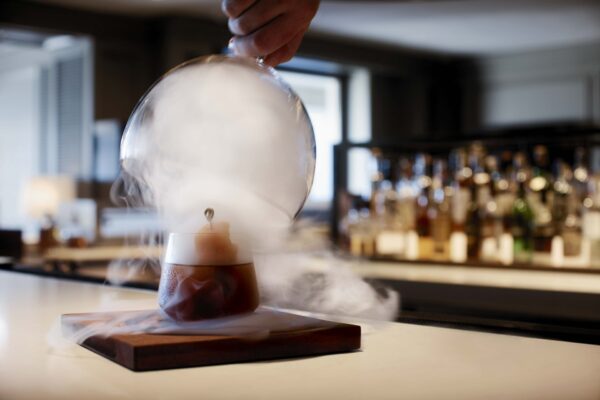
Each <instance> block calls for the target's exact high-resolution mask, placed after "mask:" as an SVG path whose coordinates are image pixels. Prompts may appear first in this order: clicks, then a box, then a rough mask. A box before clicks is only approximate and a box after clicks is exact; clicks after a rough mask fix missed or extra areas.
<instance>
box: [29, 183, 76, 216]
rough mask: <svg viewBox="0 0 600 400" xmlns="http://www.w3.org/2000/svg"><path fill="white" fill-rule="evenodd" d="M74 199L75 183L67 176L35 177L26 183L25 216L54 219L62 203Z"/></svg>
mask: <svg viewBox="0 0 600 400" xmlns="http://www.w3.org/2000/svg"><path fill="white" fill-rule="evenodd" d="M74 198H75V181H74V180H73V179H72V178H71V177H68V176H36V177H33V178H31V180H30V181H29V182H28V183H27V185H26V187H25V192H24V198H23V201H24V204H25V210H26V212H27V215H29V216H30V217H31V218H35V219H42V218H44V217H48V216H49V217H54V216H56V214H57V213H58V210H59V207H60V205H61V204H62V203H65V202H68V201H71V200H73V199H74Z"/></svg>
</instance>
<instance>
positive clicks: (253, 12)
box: [228, 0, 286, 36]
mask: <svg viewBox="0 0 600 400" xmlns="http://www.w3.org/2000/svg"><path fill="white" fill-rule="evenodd" d="M285 11H286V4H285V3H284V2H281V1H265V0H263V1H259V2H256V3H255V4H253V5H252V6H251V7H249V8H248V9H246V11H244V13H243V14H242V15H240V16H239V17H237V18H229V23H228V25H229V30H230V31H231V33H233V34H234V35H237V36H245V35H248V34H250V33H252V32H254V31H256V30H257V29H258V28H260V27H262V26H263V25H266V24H267V23H268V22H270V21H271V20H273V19H275V18H276V17H278V16H279V15H281V14H283V13H284V12H285Z"/></svg>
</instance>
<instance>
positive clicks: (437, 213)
mask: <svg viewBox="0 0 600 400" xmlns="http://www.w3.org/2000/svg"><path fill="white" fill-rule="evenodd" d="M433 168H434V173H433V180H432V184H431V202H430V204H429V211H428V214H429V215H428V216H429V221H430V223H431V236H432V239H433V258H434V259H436V260H448V258H449V240H450V203H449V201H448V196H447V195H446V192H445V181H446V163H445V162H444V160H441V159H438V160H435V162H434V167H433Z"/></svg>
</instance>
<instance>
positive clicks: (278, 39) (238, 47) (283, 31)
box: [233, 14, 301, 57]
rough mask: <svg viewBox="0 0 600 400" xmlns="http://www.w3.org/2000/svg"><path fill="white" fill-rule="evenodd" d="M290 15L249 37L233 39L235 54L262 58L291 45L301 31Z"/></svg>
mask: <svg viewBox="0 0 600 400" xmlns="http://www.w3.org/2000/svg"><path fill="white" fill-rule="evenodd" d="M291 19H292V17H290V15H289V14H284V15H281V16H279V17H277V18H275V19H274V20H273V21H271V22H270V23H269V24H268V25H267V26H265V27H263V28H262V29H260V30H258V31H256V32H254V33H251V34H250V35H247V36H236V37H234V38H233V48H234V49H235V52H236V53H237V54H239V55H242V56H248V57H260V56H264V55H268V54H271V53H273V52H274V51H276V50H278V49H280V48H282V47H283V46H285V45H286V44H287V43H289V42H290V41H291V40H292V39H293V38H294V37H295V36H296V34H297V33H298V31H299V30H300V29H301V28H300V27H298V26H297V25H294V24H292V23H291V21H290V20H291Z"/></svg>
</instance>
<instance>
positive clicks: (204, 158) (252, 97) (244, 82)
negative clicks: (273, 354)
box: [70, 57, 399, 342]
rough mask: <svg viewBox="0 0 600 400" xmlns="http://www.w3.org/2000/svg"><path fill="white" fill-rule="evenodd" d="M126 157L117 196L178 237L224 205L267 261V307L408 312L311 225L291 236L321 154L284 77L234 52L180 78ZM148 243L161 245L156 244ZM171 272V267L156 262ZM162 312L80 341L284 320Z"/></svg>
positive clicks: (150, 103)
mask: <svg viewBox="0 0 600 400" xmlns="http://www.w3.org/2000/svg"><path fill="white" fill-rule="evenodd" d="M121 156H122V157H121V158H122V166H123V174H122V177H121V181H120V182H119V183H118V184H116V185H115V190H114V193H113V197H114V198H115V199H116V200H118V201H119V202H121V203H122V204H125V205H126V206H129V207H151V208H153V209H155V210H157V211H158V213H159V216H160V218H161V221H162V223H163V225H164V229H165V231H167V232H183V233H186V232H189V233H193V232H198V231H199V230H200V229H201V228H202V226H203V225H205V224H206V220H205V218H204V210H205V209H207V208H212V209H214V210H215V221H217V222H227V223H228V224H229V226H230V227H231V231H232V232H234V233H235V238H236V240H237V242H236V245H237V246H240V247H242V248H247V249H250V250H251V251H252V252H253V253H254V254H255V257H254V264H255V267H256V271H257V278H258V282H259V287H260V292H261V304H262V305H263V306H271V307H275V308H293V309H299V310H305V311H308V312H314V313H320V314H328V315H335V316H350V317H355V318H366V319H374V320H392V319H394V318H395V317H396V314H397V312H398V304H399V296H398V294H397V293H395V292H393V291H391V290H387V289H375V288H374V287H373V286H371V285H370V284H368V283H367V282H365V281H364V280H363V279H361V278H360V277H358V276H357V275H356V274H355V273H353V271H352V268H351V262H348V261H346V260H343V259H342V258H340V257H337V256H336V255H335V254H334V253H333V252H332V251H329V250H327V249H328V248H329V246H328V244H327V241H325V240H322V239H321V238H315V237H312V236H310V235H306V234H305V232H306V231H307V230H304V229H299V230H297V231H296V232H295V233H291V231H290V226H291V223H292V221H293V218H294V217H295V216H296V214H297V213H298V212H299V210H300V209H301V208H302V205H303V204H304V201H305V200H306V197H307V196H308V193H309V190H310V187H311V185H312V178H313V173H314V166H315V148H314V138H313V134H312V128H311V126H310V121H309V120H308V118H307V117H306V113H305V111H304V107H303V105H302V103H301V102H300V100H299V99H298V98H297V97H296V96H295V95H294V94H293V92H292V91H291V90H290V89H289V88H288V87H287V85H286V84H285V83H283V82H282V81H280V80H279V78H278V77H277V75H276V73H274V71H272V70H270V69H268V68H267V67H261V66H257V65H256V64H255V63H254V62H250V61H239V60H232V59H230V58H222V57H216V58H212V59H211V58H209V59H205V60H204V61H201V62H195V63H191V64H188V65H187V66H184V67H183V68H178V69H176V70H174V71H171V72H170V73H169V74H167V75H166V76H165V77H164V78H163V79H162V80H160V81H159V82H158V83H157V84H156V85H155V86H154V87H153V88H152V89H151V90H150V91H149V92H148V93H147V94H146V96H145V97H144V98H142V100H141V101H140V103H139V104H138V105H137V107H136V109H135V110H134V113H133V114H132V117H131V118H130V121H129V123H128V125H127V127H126V130H125V136H124V138H123V142H122V149H121ZM303 232H304V233H303ZM143 241H144V243H145V244H151V245H157V244H160V243H161V239H160V238H158V239H156V238H154V237H146V238H143ZM159 265H160V260H154V262H153V263H152V262H151V263H150V266H151V267H153V268H157V269H158V268H159ZM145 267H147V264H140V263H138V262H130V261H120V262H115V263H113V264H112V265H111V268H110V270H109V279H110V280H111V281H113V282H117V283H121V282H123V281H126V280H128V279H131V278H132V275H134V274H135V273H137V272H139V270H140V269H141V268H145ZM158 315H159V314H157V312H156V311H148V312H141V313H139V312H138V313H134V314H127V315H123V316H122V317H121V318H122V319H116V320H107V321H104V322H103V323H101V324H97V325H93V326H88V327H86V328H82V329H80V330H76V331H74V332H71V333H70V335H71V337H72V338H73V340H76V341H78V342H82V341H83V340H85V338H87V337H89V336H91V335H96V334H110V333H117V332H119V333H122V332H124V331H125V332H132V333H135V332H150V333H166V332H169V333H175V334H176V333H189V332H192V331H193V332H196V333H215V332H219V333H227V332H233V331H235V332H237V333H238V334H248V335H261V334H265V331H264V329H265V326H269V324H271V325H273V323H274V322H273V321H272V320H271V319H270V317H269V312H268V310H266V309H264V308H259V310H258V311H257V312H256V313H255V315H246V316H241V317H228V318H222V319H216V320H207V321H202V322H198V323H185V324H178V323H174V322H169V321H166V320H164V318H163V319H160V318H158V317H157V316H158ZM157 318H158V319H157ZM271 328H272V327H271Z"/></svg>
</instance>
